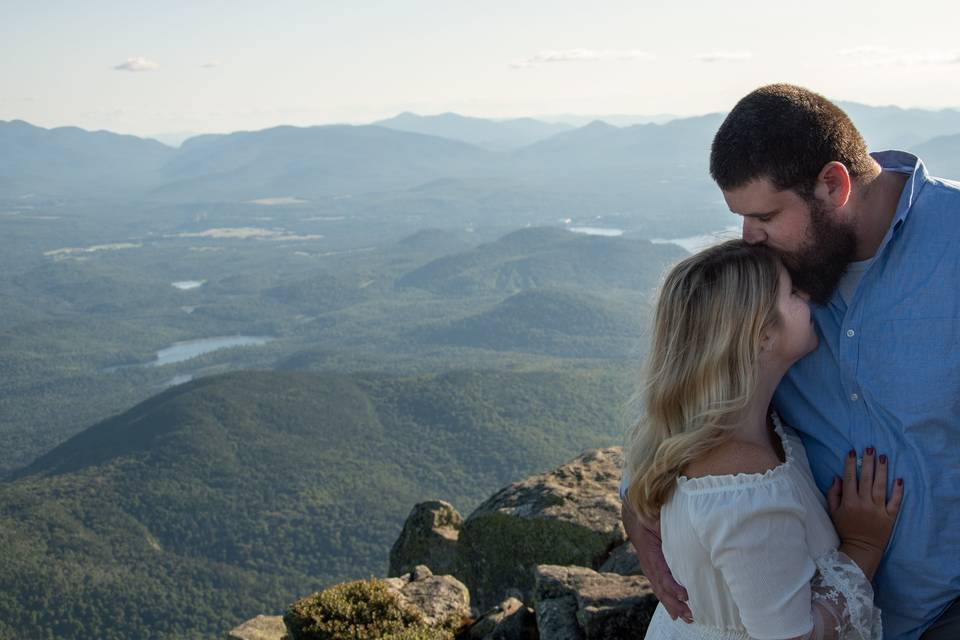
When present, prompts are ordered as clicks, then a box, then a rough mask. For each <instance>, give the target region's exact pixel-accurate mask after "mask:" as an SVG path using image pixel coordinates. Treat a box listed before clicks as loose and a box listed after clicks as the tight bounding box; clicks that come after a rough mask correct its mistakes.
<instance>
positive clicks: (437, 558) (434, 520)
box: [387, 500, 463, 576]
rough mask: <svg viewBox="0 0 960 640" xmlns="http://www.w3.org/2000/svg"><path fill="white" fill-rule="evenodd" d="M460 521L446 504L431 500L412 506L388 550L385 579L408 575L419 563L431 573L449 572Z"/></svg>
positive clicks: (458, 535)
mask: <svg viewBox="0 0 960 640" xmlns="http://www.w3.org/2000/svg"><path fill="white" fill-rule="evenodd" d="M462 524H463V518H462V517H461V516H460V513H459V512H458V511H457V510H456V509H455V508H454V507H453V505H452V504H450V503H449V502H445V501H443V500H431V501H428V502H421V503H419V504H417V505H415V506H414V507H413V509H412V510H411V511H410V515H409V516H407V520H406V522H404V524H403V531H401V532H400V536H399V537H398V538H397V541H396V542H394V544H393V548H391V549H390V568H389V571H388V573H387V575H389V576H401V575H403V574H405V573H409V572H410V571H412V570H413V568H414V567H415V566H417V565H419V564H424V565H427V566H428V567H430V569H432V570H433V572H434V573H437V574H450V573H453V569H454V562H455V558H456V550H457V539H458V538H459V537H460V527H461V525H462Z"/></svg>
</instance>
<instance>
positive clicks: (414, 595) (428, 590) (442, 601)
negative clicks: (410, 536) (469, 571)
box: [391, 565, 470, 626]
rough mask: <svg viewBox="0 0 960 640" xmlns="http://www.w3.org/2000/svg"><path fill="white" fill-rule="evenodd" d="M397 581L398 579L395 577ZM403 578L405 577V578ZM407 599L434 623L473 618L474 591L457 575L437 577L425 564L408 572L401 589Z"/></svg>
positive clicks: (428, 620)
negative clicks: (471, 609) (471, 605)
mask: <svg viewBox="0 0 960 640" xmlns="http://www.w3.org/2000/svg"><path fill="white" fill-rule="evenodd" d="M393 580H398V579H397V578H393V579H392V580H391V583H392V584H393V582H392V581H393ZM401 580H402V578H401ZM398 592H399V594H400V597H401V599H402V600H403V601H405V602H406V603H408V604H411V605H413V606H414V607H416V608H417V609H419V610H420V612H421V613H423V618H424V622H425V623H426V624H427V625H430V626H438V625H442V624H443V623H444V622H445V621H447V620H450V619H454V620H456V621H457V623H458V624H459V623H460V622H462V621H463V620H465V619H467V618H469V617H470V592H469V591H468V590H467V587H466V586H464V584H463V583H462V582H460V581H459V580H457V579H456V578H454V577H453V576H435V575H433V574H432V573H431V572H430V569H429V568H427V567H426V566H424V565H419V566H417V567H416V568H415V569H414V571H413V572H411V573H410V574H408V578H407V580H406V583H405V584H404V585H403V586H401V587H400V589H399V590H398Z"/></svg>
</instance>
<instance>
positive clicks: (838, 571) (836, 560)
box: [803, 550, 883, 640]
mask: <svg viewBox="0 0 960 640" xmlns="http://www.w3.org/2000/svg"><path fill="white" fill-rule="evenodd" d="M814 562H815V563H816V565H817V572H816V573H815V574H814V576H813V580H812V581H811V583H810V589H811V592H812V600H813V611H812V613H813V629H812V630H811V631H810V633H808V634H807V635H806V636H804V638H803V640H880V639H881V638H882V637H883V627H882V625H881V622H880V610H879V609H878V608H877V607H876V605H874V604H873V586H872V585H871V584H870V581H869V580H867V577H866V576H865V575H864V574H863V571H861V570H860V567H859V566H857V564H856V563H855V562H854V561H853V560H851V559H850V558H849V557H848V556H846V555H845V554H843V553H841V552H840V551H837V550H832V551H829V552H827V553H825V554H823V555H822V556H820V557H819V558H816V560H815V561H814Z"/></svg>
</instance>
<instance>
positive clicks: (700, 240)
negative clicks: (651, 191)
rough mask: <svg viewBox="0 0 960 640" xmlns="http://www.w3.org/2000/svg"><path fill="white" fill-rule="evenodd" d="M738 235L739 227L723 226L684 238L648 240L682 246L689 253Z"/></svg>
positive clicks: (735, 237) (736, 237)
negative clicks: (716, 229) (709, 231)
mask: <svg viewBox="0 0 960 640" xmlns="http://www.w3.org/2000/svg"><path fill="white" fill-rule="evenodd" d="M739 237H740V227H737V226H734V227H725V228H723V229H720V230H719V231H713V232H711V233H702V234H700V235H696V236H687V237H685V238H653V239H651V240H650V242H652V243H654V244H675V245H678V246H680V247H683V248H684V249H686V250H687V251H689V252H690V253H696V252H697V251H700V250H702V249H706V248H707V247H712V246H713V245H715V244H720V243H721V242H726V241H727V240H736V239H738V238H739Z"/></svg>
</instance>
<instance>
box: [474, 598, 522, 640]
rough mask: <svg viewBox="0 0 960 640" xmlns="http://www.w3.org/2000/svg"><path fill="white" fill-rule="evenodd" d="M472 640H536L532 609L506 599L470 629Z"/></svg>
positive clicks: (515, 600)
mask: <svg viewBox="0 0 960 640" xmlns="http://www.w3.org/2000/svg"><path fill="white" fill-rule="evenodd" d="M468 637H469V638H471V639H472V640H537V638H538V637H539V636H538V634H537V620H536V615H535V614H534V612H533V609H531V608H530V607H527V606H526V605H524V604H523V602H521V601H520V600H518V599H517V598H513V597H510V598H507V599H506V600H504V601H503V602H501V603H500V604H498V605H497V606H496V607H494V608H493V609H491V610H490V611H487V612H486V613H485V614H483V616H481V617H480V619H479V620H477V622H476V623H475V624H474V625H473V626H471V627H470V631H469V634H468Z"/></svg>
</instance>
